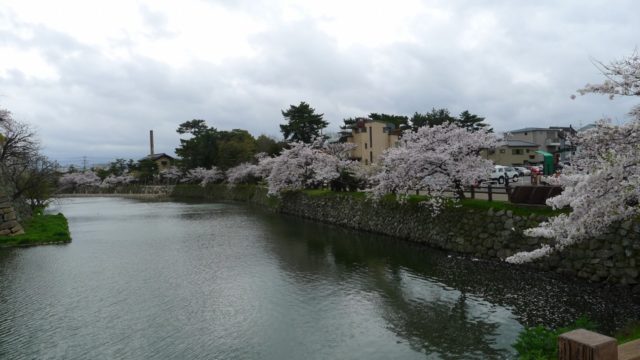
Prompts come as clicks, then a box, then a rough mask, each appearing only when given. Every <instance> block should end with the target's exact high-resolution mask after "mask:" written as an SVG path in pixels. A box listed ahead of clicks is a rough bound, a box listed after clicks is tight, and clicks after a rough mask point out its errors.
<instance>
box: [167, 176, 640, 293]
mask: <svg viewBox="0 0 640 360" xmlns="http://www.w3.org/2000/svg"><path fill="white" fill-rule="evenodd" d="M173 196H177V197H192V198H201V199H209V200H215V201H219V200H235V201H245V202H249V203H255V204H260V205H263V206H267V207H269V208H271V209H273V210H275V211H278V212H281V213H285V214H290V215H295V216H300V217H304V218H309V219H313V220H317V221H322V222H326V223H330V224H335V225H340V226H345V227H349V228H352V229H357V230H363V231H370V232H374V233H379V234H384V235H389V236H393V237H396V238H400V239H404V240H408V241H413V242H419V243H423V244H425V245H428V246H431V247H435V248H439V249H443V250H449V251H455V252H458V253H462V254H465V255H468V256H471V257H476V258H484V259H493V260H499V261H502V260H503V259H505V258H506V257H508V256H510V255H513V254H515V253H517V252H520V251H531V250H534V249H537V248H539V247H540V246H541V245H542V244H543V243H545V242H546V241H547V240H546V239H541V238H532V237H528V236H525V235H524V234H523V231H524V230H525V229H528V228H531V227H534V226H536V225H538V224H539V223H540V222H542V221H544V220H546V217H544V216H541V215H535V214H533V215H526V216H523V215H517V214H514V213H513V212H512V211H505V210H494V209H488V210H483V209H475V208H466V207H458V208H448V209H445V210H444V211H442V212H441V213H440V214H438V215H437V216H432V213H431V210H430V209H428V208H426V207H424V206H421V205H418V204H415V203H406V204H400V203H398V202H396V201H385V200H382V201H374V200H369V199H367V198H366V197H364V196H353V195H349V194H340V193H333V194H326V195H319V196H313V195H308V194H305V193H303V192H293V193H287V194H284V195H283V196H282V197H281V198H280V199H274V198H269V197H267V194H266V189H264V188H260V187H255V186H254V187H251V186H239V187H236V188H228V187H227V186H225V185H209V186H207V187H205V188H202V187H200V186H183V185H179V186H177V187H176V189H175V191H174V193H173ZM524 266H533V267H536V268H538V269H542V270H546V271H554V272H558V273H561V274H563V275H566V276H568V277H579V278H582V279H584V280H587V281H592V282H604V283H609V284H622V285H632V286H635V289H636V290H637V291H639V292H640V285H638V284H639V283H640V222H638V221H626V222H623V223H619V224H614V225H613V226H611V227H610V228H609V230H608V231H607V232H606V233H604V234H602V235H601V236H599V237H597V238H594V239H589V240H588V241H583V242H581V243H579V244H575V245H573V246H570V247H567V248H565V249H564V250H563V251H561V252H557V253H554V254H552V255H551V256H548V257H544V258H542V259H540V260H538V261H536V262H535V263H532V264H528V265H524ZM634 291H635V290H634Z"/></svg>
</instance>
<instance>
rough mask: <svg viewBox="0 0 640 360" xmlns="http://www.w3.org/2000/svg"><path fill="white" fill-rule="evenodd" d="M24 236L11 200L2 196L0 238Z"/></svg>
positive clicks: (0, 196)
mask: <svg viewBox="0 0 640 360" xmlns="http://www.w3.org/2000/svg"><path fill="white" fill-rule="evenodd" d="M19 234H24V229H23V228H22V225H20V223H19V222H18V218H17V216H16V212H15V210H14V209H13V205H12V204H11V200H10V199H9V198H8V197H6V196H4V195H1V194H0V236H7V235H9V236H12V235H19Z"/></svg>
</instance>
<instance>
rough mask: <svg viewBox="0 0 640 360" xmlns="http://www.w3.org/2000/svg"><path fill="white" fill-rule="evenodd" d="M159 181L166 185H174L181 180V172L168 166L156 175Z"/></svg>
mask: <svg viewBox="0 0 640 360" xmlns="http://www.w3.org/2000/svg"><path fill="white" fill-rule="evenodd" d="M158 176H159V177H160V180H161V181H163V182H164V183H167V184H176V183H178V182H180V180H181V179H182V171H181V170H180V169H178V168H177V167H175V166H170V167H168V168H166V169H164V170H160V172H159V173H158Z"/></svg>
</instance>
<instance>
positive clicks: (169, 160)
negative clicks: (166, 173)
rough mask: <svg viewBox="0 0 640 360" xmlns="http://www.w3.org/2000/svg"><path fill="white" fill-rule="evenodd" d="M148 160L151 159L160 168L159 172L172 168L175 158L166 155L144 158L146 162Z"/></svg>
mask: <svg viewBox="0 0 640 360" xmlns="http://www.w3.org/2000/svg"><path fill="white" fill-rule="evenodd" d="M147 159H150V160H152V161H153V162H155V163H156V165H157V166H158V171H162V170H166V169H168V168H170V167H171V166H172V165H173V163H174V161H175V159H174V158H173V157H171V156H169V155H167V154H165V153H160V154H151V155H147V156H145V157H144V160H147Z"/></svg>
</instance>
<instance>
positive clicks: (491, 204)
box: [303, 189, 568, 217]
mask: <svg viewBox="0 0 640 360" xmlns="http://www.w3.org/2000/svg"><path fill="white" fill-rule="evenodd" d="M303 192H304V193H305V194H306V195H307V196H312V197H322V196H350V197H353V198H358V199H363V200H364V199H366V196H367V195H366V193H364V192H334V191H331V190H328V189H315V190H303ZM428 199H429V198H428V197H427V196H426V195H409V196H408V197H407V199H406V200H407V203H408V204H415V205H417V204H419V203H421V202H423V201H426V200H428ZM381 201H389V202H396V201H397V200H396V197H395V196H393V195H386V196H383V197H382V198H381ZM455 206H462V207H463V208H466V209H479V210H489V209H493V210H494V211H500V210H503V211H511V212H513V214H514V215H519V216H528V215H531V214H535V215H543V216H549V217H550V216H555V215H558V214H561V213H563V212H568V210H553V209H551V207H549V206H540V205H524V204H512V203H509V202H504V201H487V200H481V199H464V200H461V201H460V202H458V203H457V204H456V205H455Z"/></svg>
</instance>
